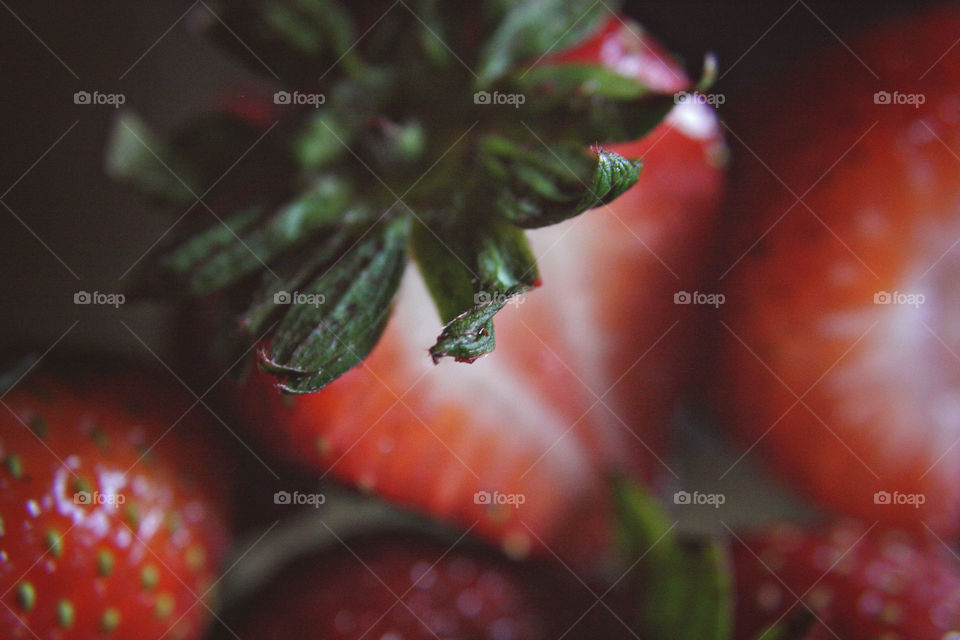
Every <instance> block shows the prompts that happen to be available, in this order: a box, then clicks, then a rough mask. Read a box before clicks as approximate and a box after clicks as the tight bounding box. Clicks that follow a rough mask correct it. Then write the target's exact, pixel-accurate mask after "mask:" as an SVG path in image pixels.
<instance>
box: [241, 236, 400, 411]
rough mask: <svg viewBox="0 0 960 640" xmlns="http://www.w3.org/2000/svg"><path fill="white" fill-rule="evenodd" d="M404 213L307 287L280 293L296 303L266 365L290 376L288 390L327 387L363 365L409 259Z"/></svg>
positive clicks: (279, 300)
mask: <svg viewBox="0 0 960 640" xmlns="http://www.w3.org/2000/svg"><path fill="white" fill-rule="evenodd" d="M407 228H408V224H407V221H406V219H405V218H399V219H397V220H394V221H392V222H390V223H387V224H384V225H381V226H380V227H377V228H374V229H373V230H372V231H371V232H370V233H369V234H367V236H366V237H363V238H361V239H360V240H359V241H358V242H357V243H356V244H355V245H354V246H353V247H352V248H351V249H350V250H349V251H347V252H346V253H344V254H342V255H341V256H340V257H339V258H338V259H337V261H335V262H334V263H333V264H331V265H329V266H328V267H325V268H322V269H321V273H320V275H319V276H318V277H317V278H316V279H315V280H314V281H313V282H312V283H310V284H309V285H308V286H307V288H306V289H305V290H304V291H300V292H282V293H281V294H278V295H277V297H276V298H275V303H276V304H280V305H290V310H289V311H287V312H286V315H285V316H284V317H283V319H282V320H281V321H280V325H279V326H278V328H277V330H276V333H275V334H274V337H273V340H272V342H271V343H270V345H269V347H267V348H266V349H264V350H263V352H262V353H261V357H260V361H261V365H262V366H263V367H264V368H265V369H267V370H268V371H271V372H273V373H275V374H278V375H280V376H282V377H284V378H285V379H284V381H283V382H282V383H281V385H280V389H281V390H282V391H284V392H286V393H292V394H302V393H311V392H313V391H317V390H319V389H322V388H323V387H325V386H326V385H328V384H329V383H330V382H332V381H333V380H335V379H337V378H338V377H340V376H341V375H343V374H344V373H346V372H347V371H349V370H350V369H352V368H353V367H354V366H356V365H357V364H359V363H360V362H361V361H362V360H363V359H364V358H366V357H367V355H368V354H369V353H370V351H371V350H372V349H373V347H374V345H376V343H377V341H378V340H379V339H380V334H381V333H383V329H384V328H385V327H386V323H387V319H388V317H389V311H390V307H391V305H392V303H393V297H394V294H396V291H397V288H398V286H399V285H400V279H401V278H402V276H403V271H404V268H405V267H406V264H407V253H406V244H407Z"/></svg>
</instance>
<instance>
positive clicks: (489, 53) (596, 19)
mask: <svg viewBox="0 0 960 640" xmlns="http://www.w3.org/2000/svg"><path fill="white" fill-rule="evenodd" d="M620 4H621V3H620V2H616V1H614V0H607V1H606V2H596V0H519V1H517V2H513V3H511V4H510V5H509V9H507V10H506V12H505V14H504V16H503V19H502V20H501V22H500V24H499V26H498V27H497V28H496V30H495V31H494V32H493V34H491V36H490V38H489V39H488V40H487V42H486V45H485V46H484V48H483V51H482V53H481V56H480V62H479V68H478V70H477V74H478V76H479V79H478V81H477V88H483V87H486V86H489V85H490V84H491V83H492V82H494V81H496V80H497V79H498V78H500V77H501V76H503V75H504V74H505V73H506V72H507V71H509V70H510V69H511V68H512V67H513V66H514V65H515V64H517V63H518V62H521V61H526V60H529V61H530V62H535V61H536V59H537V58H539V57H541V56H544V55H546V54H549V53H551V52H554V51H557V52H559V51H561V50H563V49H565V48H567V47H569V46H571V45H573V44H576V43H578V42H580V41H581V40H583V39H584V38H585V37H586V36H587V35H589V34H590V33H592V32H593V31H595V30H596V29H597V27H598V26H599V25H600V23H601V22H602V21H603V20H605V19H606V18H607V16H608V15H609V13H610V12H611V11H613V12H616V11H617V10H618V9H619V7H620Z"/></svg>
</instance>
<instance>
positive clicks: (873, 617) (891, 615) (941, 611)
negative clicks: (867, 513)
mask: <svg viewBox="0 0 960 640" xmlns="http://www.w3.org/2000/svg"><path fill="white" fill-rule="evenodd" d="M732 544H733V559H734V570H735V572H736V593H737V613H736V616H737V617H736V620H737V633H736V638H738V639H739V640H752V639H754V638H757V637H758V636H759V634H760V633H761V632H762V631H763V630H764V629H765V628H766V627H767V626H768V625H771V624H773V623H783V622H788V621H789V620H790V619H791V617H792V616H796V615H806V616H810V615H811V613H810V611H811V610H812V612H813V614H815V617H814V618H813V627H812V628H811V629H810V635H809V636H805V637H809V638H818V639H819V638H834V637H839V638H843V640H867V639H870V640H873V639H875V638H899V639H900V640H944V639H947V640H951V639H952V638H954V637H955V636H954V635H951V632H953V633H958V632H960V566H958V563H957V560H956V558H954V557H953V556H952V555H951V554H950V553H949V552H948V550H947V549H946V548H945V547H944V546H943V545H942V543H940V542H939V541H937V540H935V539H931V538H930V537H929V536H928V537H927V538H924V537H923V536H920V535H917V534H912V533H906V532H903V531H895V530H882V529H881V528H880V527H873V528H871V527H869V526H868V525H866V524H863V523H860V522H855V521H845V522H841V523H838V524H834V525H833V526H831V527H829V528H827V529H825V530H817V531H807V530H803V529H800V528H798V527H795V526H792V525H778V526H776V527H774V528H772V529H770V530H769V531H768V532H766V533H763V534H757V535H745V536H739V537H737V538H736V539H735V540H733V541H732ZM791 592H792V594H791ZM793 594H795V595H793ZM800 597H802V599H803V602H804V603H806V605H807V606H804V605H803V604H800V603H798V602H797V599H798V598H800ZM807 607H809V609H808V608H807Z"/></svg>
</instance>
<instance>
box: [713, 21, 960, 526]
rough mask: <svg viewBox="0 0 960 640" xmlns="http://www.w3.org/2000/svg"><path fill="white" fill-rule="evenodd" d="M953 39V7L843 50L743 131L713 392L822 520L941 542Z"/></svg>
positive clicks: (957, 114) (949, 386) (956, 450)
mask: <svg viewBox="0 0 960 640" xmlns="http://www.w3.org/2000/svg"><path fill="white" fill-rule="evenodd" d="M957 33H960V10H957V8H956V7H944V8H940V9H937V10H934V11H932V12H930V13H927V14H925V15H922V16H919V17H916V18H913V19H911V20H909V21H903V20H899V21H897V22H895V23H893V24H888V25H886V26H883V27H880V28H878V29H876V30H875V31H873V32H872V33H869V34H867V35H866V36H865V37H862V38H860V39H855V40H850V41H849V45H850V47H849V48H850V49H851V50H852V51H853V52H854V53H855V54H856V55H857V56H859V58H860V60H858V59H857V58H856V57H854V56H853V55H852V54H851V51H849V50H848V49H847V47H846V46H839V45H838V46H836V47H833V49H831V50H830V51H827V52H825V53H824V54H823V55H822V56H819V57H817V58H816V59H814V60H812V61H810V62H808V63H807V64H805V65H804V67H803V68H802V69H801V70H800V71H798V72H796V73H791V74H789V75H788V76H786V83H785V85H782V86H781V87H780V88H779V89H778V88H767V89H765V90H764V96H765V98H764V99H763V100H760V101H758V102H757V103H755V104H756V105H757V108H756V110H754V111H751V112H750V113H749V114H745V115H744V118H743V126H742V127H741V126H739V125H735V131H736V133H737V134H738V136H739V137H741V138H742V140H743V142H744V143H745V146H742V147H741V148H740V149H739V158H740V164H741V166H740V168H739V171H738V173H737V181H736V187H735V189H734V190H733V198H732V204H731V211H732V215H731V219H732V220H733V227H734V228H733V229H732V230H731V233H730V242H729V251H728V252H727V260H726V261H725V263H724V264H723V265H722V268H723V269H727V270H728V272H727V274H725V277H724V278H723V282H724V283H726V286H725V289H726V291H727V304H726V305H725V306H724V322H725V323H726V326H725V327H721V328H718V332H719V334H720V335H721V336H722V338H721V341H720V343H721V344H720V346H719V353H720V357H719V363H720V366H719V368H718V370H716V371H714V375H713V378H712V381H711V385H712V387H713V391H714V394H713V398H714V399H715V400H716V404H717V405H718V406H719V407H720V409H721V414H722V417H723V422H724V423H725V425H726V426H727V427H728V428H729V429H731V430H733V431H734V432H735V433H736V434H737V435H738V436H740V438H741V439H742V441H743V442H744V443H745V444H746V445H751V446H752V445H754V444H758V446H757V450H758V451H762V452H764V453H765V454H767V456H768V458H769V460H770V462H771V466H772V467H774V468H775V469H777V470H778V471H781V472H783V473H784V474H786V475H787V476H788V478H789V479H790V480H791V481H793V482H794V483H795V486H797V487H799V488H801V489H803V490H805V491H807V492H809V493H810V494H811V495H813V496H814V497H815V498H816V499H818V500H819V501H820V502H822V503H823V504H826V505H828V506H830V507H833V508H836V509H838V510H840V511H842V512H845V513H850V514H859V515H861V516H863V517H865V518H869V519H880V520H885V521H889V522H895V523H898V524H900V525H903V526H914V527H918V526H919V523H920V522H921V521H924V522H927V523H928V524H929V525H930V526H931V527H934V528H935V529H937V530H938V531H949V532H957V531H960V446H958V441H960V413H958V410H957V409H958V404H957V398H958V397H960V362H958V358H957V354H958V353H960V334H958V333H957V330H956V325H957V323H956V321H955V318H956V313H957V308H958V307H957V300H958V297H957V293H958V289H957V285H956V272H957V265H958V264H960V263H958V258H957V256H958V255H960V254H958V251H957V249H956V247H955V244H956V240H957V236H958V233H960V206H958V205H960V158H958V152H960V49H957V48H955V47H954V46H953V45H954V44H955V41H956V37H957ZM868 67H869V68H868ZM871 70H872V72H873V73H876V74H877V75H878V76H879V79H877V78H875V77H874V76H873V75H872V73H871ZM888 97H889V98H890V100H889V103H888V101H887V98H888ZM920 102H922V104H919V105H918V104H917V103H920ZM745 147H749V149H748V148H745ZM754 154H755V156H754ZM799 196H802V198H803V200H802V203H798V201H797V197H799ZM891 302H892V303H891ZM920 302H922V304H921V303H920ZM878 492H880V493H878ZM888 498H889V499H888ZM898 503H899V504H898Z"/></svg>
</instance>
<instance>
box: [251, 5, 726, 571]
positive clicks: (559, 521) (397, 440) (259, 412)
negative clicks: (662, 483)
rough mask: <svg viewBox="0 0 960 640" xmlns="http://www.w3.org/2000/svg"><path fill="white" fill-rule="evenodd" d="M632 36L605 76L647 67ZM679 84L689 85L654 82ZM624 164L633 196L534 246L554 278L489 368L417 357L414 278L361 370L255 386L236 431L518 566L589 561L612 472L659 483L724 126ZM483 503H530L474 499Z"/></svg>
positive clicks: (681, 114) (678, 117)
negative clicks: (325, 384) (463, 530)
mask: <svg viewBox="0 0 960 640" xmlns="http://www.w3.org/2000/svg"><path fill="white" fill-rule="evenodd" d="M625 29H626V27H624V26H623V25H622V24H621V23H620V22H619V21H618V20H612V21H611V26H610V27H607V28H605V29H603V31H602V33H603V38H604V39H605V40H610V41H613V42H614V44H615V45H616V46H619V47H621V48H620V49H616V48H615V49H614V50H615V51H617V52H619V54H622V55H623V56H624V58H619V59H614V60H604V62H605V63H606V64H610V65H611V66H616V65H617V62H618V60H619V61H620V62H621V63H623V65H622V66H624V67H625V68H631V67H630V65H629V64H627V63H626V62H625V60H626V59H627V58H629V57H630V56H634V57H636V56H637V55H639V53H638V50H643V51H646V49H645V48H643V47H642V46H641V45H640V44H639V43H636V41H635V46H636V48H637V49H636V50H635V49H629V50H624V49H623V48H622V43H623V42H624V41H625V40H628V38H627V36H626V35H625ZM644 37H645V38H648V36H644ZM586 46H587V47H588V48H589V49H590V50H598V49H599V50H603V51H609V50H610V48H611V47H610V46H602V47H598V46H597V44H596V43H588V45H586ZM578 55H579V54H578V53H577V52H570V53H567V54H566V55H565V57H567V58H570V59H577V56H578ZM630 59H634V58H630ZM637 60H638V61H640V62H643V63H645V64H646V63H648V62H649V60H647V59H645V58H642V57H640V58H637ZM643 68H644V69H646V68H645V67H643ZM673 73H681V72H680V71H679V70H678V69H677V68H675V67H671V68H666V67H662V68H659V69H658V70H657V71H655V72H653V71H649V70H646V71H645V74H646V75H649V76H651V77H661V78H664V77H669V78H671V79H672V78H673V75H672V74H673ZM671 82H672V81H671ZM671 82H668V83H667V84H666V85H665V86H664V87H663V88H664V89H668V90H672V88H673V85H672V83H671ZM620 150H621V151H622V152H623V153H628V154H630V155H631V156H632V157H641V158H643V159H644V162H645V164H646V168H645V169H644V172H643V173H642V174H641V176H640V181H639V184H638V186H637V187H636V188H635V189H633V190H631V191H629V192H627V194H625V195H624V196H623V197H622V198H621V199H620V200H618V201H617V203H616V204H615V205H613V206H612V207H610V208H604V209H597V210H595V211H593V212H590V213H589V214H586V215H585V216H583V217H581V218H578V219H576V220H572V221H568V222H566V223H564V224H561V225H557V226H555V227H551V228H548V229H543V230H539V231H537V232H535V233H533V234H531V235H532V242H533V248H534V251H535V252H536V253H537V255H538V260H539V262H540V265H541V268H542V270H543V271H544V273H545V274H546V275H545V276H544V280H543V283H542V286H541V287H540V288H538V289H537V290H536V291H534V292H531V293H529V294H527V295H526V296H525V297H523V298H519V299H518V304H516V305H515V306H514V307H511V308H510V309H509V310H508V312H507V313H504V314H501V316H502V317H500V318H499V319H498V321H497V340H498V345H499V349H498V350H497V351H496V352H495V353H494V354H492V355H490V356H487V357H486V358H483V359H481V360H479V361H477V362H475V363H473V364H471V365H469V366H464V365H459V364H456V363H452V362H441V363H440V364H439V365H438V366H434V365H433V364H432V363H431V362H430V361H429V359H427V358H425V357H424V354H425V350H426V348H427V347H428V346H429V345H430V343H431V341H432V335H431V334H435V332H436V326H437V320H436V316H435V315H434V313H433V312H432V311H431V310H430V309H429V293H428V289H427V287H425V286H424V283H423V281H422V280H421V279H420V278H419V277H418V274H417V273H416V271H414V270H413V269H411V270H410V271H411V272H410V273H408V274H407V275H406V276H405V280H404V284H403V285H402V287H401V290H400V292H399V294H398V296H397V302H396V306H395V308H394V310H393V315H392V318H391V320H390V323H389V325H388V326H387V329H386V331H385V333H384V336H383V338H382V339H381V340H380V342H379V344H378V346H377V347H376V348H375V349H374V350H373V352H372V353H371V355H370V356H369V357H368V358H367V359H366V360H365V361H364V362H363V364H362V365H360V366H357V367H356V368H354V369H353V370H351V371H350V372H348V373H347V374H345V375H344V376H343V377H341V378H340V379H338V380H336V381H334V382H333V383H332V384H330V385H329V388H326V389H324V390H322V391H320V392H319V393H316V394H312V395H307V396H298V397H295V398H289V397H286V398H285V397H281V396H279V395H278V394H276V392H275V391H274V390H273V388H272V387H273V385H274V381H273V380H272V378H271V377H270V376H268V375H267V374H265V373H262V372H253V373H252V374H251V376H250V378H249V379H248V380H247V381H246V382H245V383H244V384H243V385H242V386H241V387H240V388H239V389H236V390H234V391H233V392H232V396H233V398H234V402H235V403H236V405H237V407H238V409H239V411H240V414H241V417H242V419H243V420H244V421H245V423H246V424H247V425H248V427H249V428H250V429H251V430H252V431H253V432H254V433H255V434H256V435H258V436H259V437H260V440H261V441H262V442H263V443H264V445H265V446H267V447H269V448H271V449H273V450H274V451H277V452H278V453H279V454H280V455H281V456H283V457H285V458H286V459H288V460H293V461H296V462H297V463H299V464H300V465H301V467H303V468H306V469H315V470H317V471H318V472H319V471H322V472H323V473H324V475H326V474H327V473H329V474H331V475H332V476H333V477H336V478H339V479H341V480H343V481H346V482H348V483H350V484H353V485H356V486H359V487H361V488H363V489H365V490H369V491H374V492H376V493H378V494H379V495H381V496H383V497H385V498H387V499H390V500H393V501H396V502H399V503H400V504H403V505H407V506H410V507H413V508H415V509H418V510H420V511H423V512H426V513H429V514H431V515H432V516H434V517H438V518H441V519H445V520H447V521H452V522H455V523H457V524H459V525H461V526H463V527H468V526H470V525H473V524H475V523H476V529H475V532H477V533H479V534H481V535H484V536H486V537H487V538H488V539H492V540H496V541H499V542H501V543H502V544H503V545H504V547H505V548H506V549H507V550H508V551H509V552H510V553H511V555H515V556H521V555H524V554H526V553H527V552H528V551H530V550H531V549H536V550H539V551H540V552H545V551H546V550H545V549H544V546H546V547H548V548H552V549H556V550H557V551H558V552H559V553H561V554H563V555H565V556H566V557H574V558H580V559H583V558H585V557H595V556H596V554H597V553H598V551H600V550H602V549H603V548H605V545H606V541H605V539H606V531H607V529H608V528H609V525H608V507H609V504H608V500H607V494H608V489H609V488H608V486H607V483H606V480H605V476H606V474H607V472H608V471H610V470H612V469H621V470H623V469H629V470H632V471H633V472H634V473H636V474H638V475H646V476H648V477H650V476H653V475H659V474H662V473H665V468H664V467H663V466H661V462H660V461H659V460H658V459H657V458H656V457H655V456H657V455H659V454H661V453H662V445H663V442H662V440H663V438H664V430H665V427H666V426H667V425H668V424H669V421H670V414H671V411H672V409H673V406H674V402H675V400H676V396H677V392H678V389H679V387H680V385H681V383H682V380H683V378H684V375H685V371H686V368H687V367H688V366H689V364H690V356H691V355H692V354H691V352H690V348H689V345H690V342H691V340H690V332H691V331H692V330H693V328H694V326H693V322H692V321H691V320H690V318H689V316H688V315H687V314H686V311H688V310H689V308H687V307H675V306H674V305H673V296H674V293H675V292H676V291H678V290H682V289H688V290H694V289H695V288H696V282H697V277H698V273H699V269H700V266H701V263H702V256H703V252H702V247H703V245H704V244H705V243H706V242H707V238H708V236H709V231H710V229H711V227H712V224H713V221H714V213H715V202H716V200H717V198H718V195H719V193H720V190H721V185H722V178H721V176H722V173H721V168H720V166H719V159H720V152H721V150H722V147H721V141H720V136H719V134H718V131H717V124H716V120H715V117H714V115H713V113H712V112H711V111H710V110H709V109H707V108H705V107H702V106H700V105H683V106H681V107H679V108H678V109H677V110H676V111H674V112H673V114H672V115H671V116H670V117H669V118H668V120H667V121H666V122H665V123H664V124H662V125H661V126H659V127H658V128H656V129H655V130H654V131H653V132H652V133H651V134H650V135H649V136H647V137H646V138H644V139H643V140H642V141H640V142H637V143H632V144H630V145H624V146H622V147H620ZM519 302H522V304H520V303H519ZM641 310H642V311H641ZM641 313H642V314H643V315H642V319H641V316H640V314H641ZM676 323H679V324H676ZM608 392H609V393H608ZM598 398H599V399H601V400H598ZM484 492H485V493H484ZM486 494H489V495H490V496H491V499H495V494H496V495H500V496H504V498H502V499H507V498H506V497H507V496H522V497H523V498H525V502H523V504H521V505H519V507H518V508H513V507H512V506H509V505H500V506H497V505H492V506H491V505H490V504H483V503H482V502H477V501H476V500H475V497H476V498H477V500H482V496H484V495H486Z"/></svg>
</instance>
